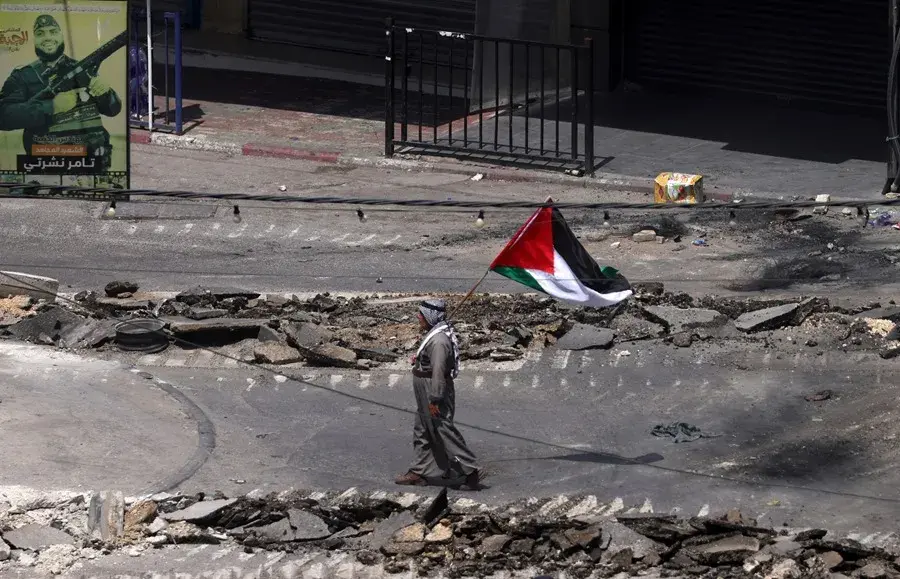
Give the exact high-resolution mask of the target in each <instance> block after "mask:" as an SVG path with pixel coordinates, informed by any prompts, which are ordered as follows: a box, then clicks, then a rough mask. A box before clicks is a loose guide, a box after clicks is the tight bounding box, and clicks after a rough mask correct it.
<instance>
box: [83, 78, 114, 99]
mask: <svg viewBox="0 0 900 579" xmlns="http://www.w3.org/2000/svg"><path fill="white" fill-rule="evenodd" d="M109 90H110V89H109V85H107V84H106V83H104V82H103V81H102V80H100V79H99V78H97V77H96V76H95V77H92V78H91V82H90V83H89V84H88V94H89V95H91V96H92V97H99V96H102V95H105V94H106V93H108V92H109Z"/></svg>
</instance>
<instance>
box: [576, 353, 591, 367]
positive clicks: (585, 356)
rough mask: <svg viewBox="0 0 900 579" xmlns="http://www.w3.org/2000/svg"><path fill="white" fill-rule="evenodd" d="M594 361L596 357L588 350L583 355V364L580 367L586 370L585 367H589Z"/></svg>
mask: <svg viewBox="0 0 900 579" xmlns="http://www.w3.org/2000/svg"><path fill="white" fill-rule="evenodd" d="M593 361H594V359H593V358H591V356H590V355H589V354H588V353H587V352H585V353H583V354H582V355H581V365H580V366H579V368H581V369H582V370H584V369H585V368H587V366H588V364H590V363H591V362H593Z"/></svg>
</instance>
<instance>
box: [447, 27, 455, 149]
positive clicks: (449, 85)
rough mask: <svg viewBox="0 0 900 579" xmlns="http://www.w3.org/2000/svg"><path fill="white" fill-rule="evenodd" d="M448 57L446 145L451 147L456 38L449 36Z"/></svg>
mask: <svg viewBox="0 0 900 579" xmlns="http://www.w3.org/2000/svg"><path fill="white" fill-rule="evenodd" d="M449 38H450V56H449V59H450V60H449V67H450V82H449V83H448V84H447V90H448V91H449V97H448V98H449V99H450V101H449V102H450V105H449V106H450V115H449V116H450V119H449V122H450V125H449V126H448V127H447V144H448V145H450V146H451V147H452V146H453V115H454V113H453V47H454V45H455V44H456V38H455V37H453V36H450V37H449Z"/></svg>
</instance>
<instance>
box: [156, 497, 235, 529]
mask: <svg viewBox="0 0 900 579" xmlns="http://www.w3.org/2000/svg"><path fill="white" fill-rule="evenodd" d="M236 502H237V499H217V500H212V501H200V502H197V503H194V504H193V505H191V506H189V507H187V508H185V509H181V510H178V511H175V512H173V513H166V514H163V515H161V517H162V518H163V519H165V520H167V521H169V522H170V523H171V522H177V521H185V522H188V523H197V524H205V523H209V522H211V521H214V520H215V519H216V517H217V516H218V515H219V514H220V513H221V512H222V511H223V510H225V509H226V508H228V507H230V506H231V505H233V504H234V503H236Z"/></svg>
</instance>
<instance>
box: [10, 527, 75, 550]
mask: <svg viewBox="0 0 900 579" xmlns="http://www.w3.org/2000/svg"><path fill="white" fill-rule="evenodd" d="M3 540H4V541H6V542H7V543H9V544H10V545H11V546H12V547H15V548H16V549H24V550H27V551H41V550H43V549H46V548H47V547H50V546H51V545H72V544H74V543H75V538H74V537H72V536H71V535H69V534H68V533H64V532H63V531H60V530H59V529H54V528H53V527H44V526H42V525H38V524H36V523H31V524H27V525H25V526H23V527H19V528H18V529H13V530H12V531H8V532H5V533H3Z"/></svg>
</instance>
